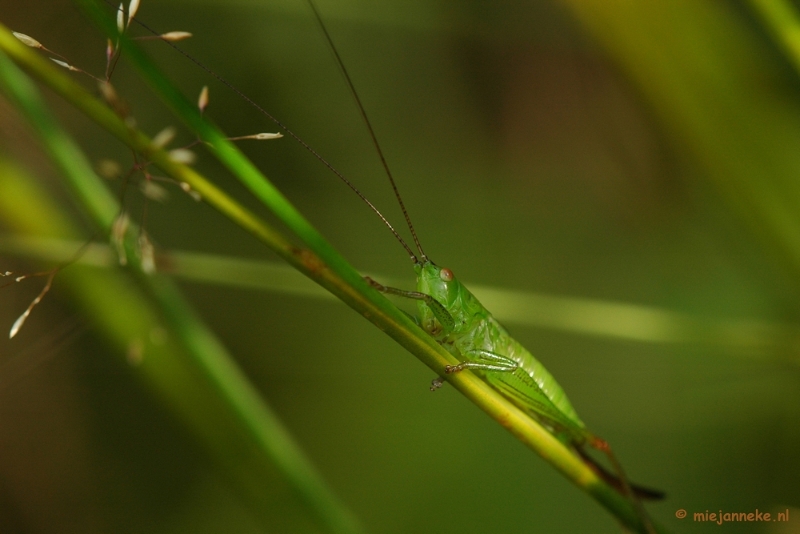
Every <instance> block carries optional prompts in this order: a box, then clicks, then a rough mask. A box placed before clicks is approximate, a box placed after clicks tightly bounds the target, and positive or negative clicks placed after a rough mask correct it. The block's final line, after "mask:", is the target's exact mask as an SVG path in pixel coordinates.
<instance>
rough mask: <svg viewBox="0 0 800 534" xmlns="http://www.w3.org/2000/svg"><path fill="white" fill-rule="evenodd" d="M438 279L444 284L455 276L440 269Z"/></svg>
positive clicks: (447, 270)
mask: <svg viewBox="0 0 800 534" xmlns="http://www.w3.org/2000/svg"><path fill="white" fill-rule="evenodd" d="M439 278H441V279H442V280H444V281H445V282H451V281H452V280H453V278H455V276H454V275H453V271H451V270H450V269H442V270H441V271H439Z"/></svg>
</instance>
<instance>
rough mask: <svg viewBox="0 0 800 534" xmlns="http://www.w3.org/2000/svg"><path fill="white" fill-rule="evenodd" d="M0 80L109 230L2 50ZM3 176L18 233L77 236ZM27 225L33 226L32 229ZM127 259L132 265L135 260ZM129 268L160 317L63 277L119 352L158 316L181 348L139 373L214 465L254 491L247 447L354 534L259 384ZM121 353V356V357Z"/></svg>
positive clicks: (86, 168)
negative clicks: (235, 438)
mask: <svg viewBox="0 0 800 534" xmlns="http://www.w3.org/2000/svg"><path fill="white" fill-rule="evenodd" d="M0 81H1V82H2V84H3V88H4V89H5V92H6V93H7V94H8V95H9V96H10V97H11V98H12V99H13V100H14V101H15V102H16V104H17V106H18V108H19V109H21V110H22V111H23V113H24V114H25V115H26V117H27V118H28V120H29V122H30V123H31V124H32V126H33V127H34V129H35V130H36V133H37V134H38V136H39V138H40V140H41V141H42V143H43V145H44V147H45V148H46V150H47V151H48V152H49V153H50V155H51V157H52V159H53V161H54V162H55V163H56V165H57V166H58V167H59V168H60V170H61V171H62V173H63V174H64V176H65V177H66V178H67V182H68V183H69V184H70V186H71V187H72V189H73V190H74V191H75V192H76V196H78V197H79V198H80V199H81V201H82V203H83V205H84V206H85V208H86V209H87V211H89V212H90V213H91V214H92V217H93V220H94V223H95V224H96V225H97V226H98V227H99V228H101V229H102V230H103V231H104V232H105V233H108V231H109V229H110V225H111V223H112V221H113V218H114V216H115V215H116V213H118V212H119V207H118V206H117V205H116V202H115V201H114V199H113V198H112V197H111V196H110V194H109V193H108V190H107V189H106V188H105V186H104V185H103V184H102V183H101V182H100V179H99V178H97V177H96V175H95V174H94V172H93V171H92V169H91V166H90V165H89V163H88V161H87V160H86V158H85V156H84V155H83V154H82V152H81V151H80V149H79V148H78V147H77V146H76V145H75V144H74V142H72V140H71V139H70V138H69V136H67V134H66V133H65V132H64V131H63V130H62V129H61V128H60V127H59V125H58V124H56V123H55V121H54V120H53V119H52V118H51V115H50V113H49V112H48V110H47V109H46V107H45V106H44V104H43V102H42V101H41V99H40V97H39V96H38V91H37V89H36V87H35V86H34V85H33V84H32V83H31V82H30V81H28V80H27V78H26V77H25V75H24V74H23V73H22V72H20V71H19V70H18V69H17V68H16V66H15V65H14V64H13V63H12V62H11V61H10V60H9V59H8V58H7V57H6V56H5V55H3V54H2V53H0ZM3 175H4V180H3V184H2V194H0V197H2V199H3V202H4V203H5V204H6V208H7V209H5V210H3V211H4V212H5V213H12V211H11V209H10V207H11V206H17V207H20V206H23V207H24V208H25V209H23V210H19V209H16V210H14V213H16V214H17V215H18V216H17V217H15V218H14V220H12V221H10V222H11V223H12V224H13V225H14V226H16V227H18V228H22V229H24V230H27V231H33V232H35V233H37V234H45V235H48V234H50V235H52V234H55V235H59V234H61V235H67V236H70V235H77V232H76V231H75V230H74V229H72V228H71V224H70V223H69V222H68V221H65V220H64V219H63V217H62V216H60V215H58V214H57V209H56V208H55V207H54V206H51V205H48V204H47V203H46V202H44V201H43V199H45V198H46V195H45V194H44V193H43V192H41V191H37V190H35V188H34V186H33V184H31V183H25V182H24V181H22V180H20V179H19V178H17V176H18V175H17V174H16V173H11V172H9V173H3ZM31 224H34V225H35V227H30V226H29V225H31ZM26 226H28V227H26ZM129 241H131V240H129ZM130 248H132V247H130ZM129 257H130V258H135V254H130V255H129ZM128 271H129V272H130V273H132V274H133V275H134V277H135V278H136V280H137V282H138V283H139V285H140V286H143V287H144V288H145V289H146V290H147V292H148V293H149V294H150V295H151V296H152V297H153V299H154V300H155V301H156V303H157V304H158V312H156V311H154V310H152V309H151V308H152V306H151V304H150V303H148V302H146V301H144V300H143V299H142V298H141V296H139V295H138V294H137V293H136V292H135V291H132V288H125V287H124V284H123V283H122V282H120V281H119V280H118V278H119V277H118V276H117V275H116V274H114V273H109V274H108V275H107V276H106V277H105V278H98V280H95V276H92V275H91V274H88V273H86V272H85V271H78V272H76V273H75V274H74V275H70V276H68V280H69V281H70V282H71V286H72V289H73V295H74V297H75V298H76V299H77V300H78V301H82V302H83V303H84V306H85V307H86V308H88V309H89V310H90V315H91V316H92V317H95V318H96V319H97V320H98V321H100V322H101V323H103V324H102V326H103V328H104V330H105V331H106V333H107V335H108V336H109V337H110V338H111V339H112V342H113V343H114V344H116V345H118V346H120V348H125V347H126V344H128V343H130V341H131V340H133V339H140V340H141V339H147V337H146V335H145V334H144V333H146V332H150V331H152V330H153V329H155V328H156V326H157V325H158V324H159V322H160V319H159V316H161V317H163V319H164V320H166V323H167V324H168V325H169V327H170V328H169V330H170V332H172V334H173V335H174V336H175V340H176V341H177V342H179V348H178V347H174V346H173V344H174V343H172V342H171V343H168V344H167V345H165V346H158V345H157V344H156V343H153V342H149V343H148V342H146V341H144V342H143V343H147V346H146V347H144V348H142V353H143V354H144V359H143V362H142V364H141V365H139V366H138V367H137V369H139V370H140V372H141V375H142V376H143V378H144V379H145V380H146V381H147V382H149V383H150V384H151V385H153V386H155V388H156V389H157V391H158V393H159V394H160V395H161V396H162V397H163V398H165V399H166V400H167V402H168V403H169V404H171V405H172V406H174V407H175V408H176V409H177V411H178V413H179V414H180V415H181V417H182V418H183V419H184V420H186V421H187V422H188V423H189V425H190V426H192V427H193V428H194V430H195V431H196V432H197V433H198V434H199V435H200V436H201V437H202V438H203V439H204V441H205V442H206V443H207V444H208V445H209V446H210V448H211V449H212V450H215V452H216V453H217V455H218V458H219V459H220V460H221V461H222V463H223V464H226V465H227V467H228V468H229V469H230V470H231V471H232V472H235V473H236V474H237V476H238V477H240V478H243V479H244V480H248V479H250V481H249V484H250V485H251V486H252V485H253V484H254V482H253V480H252V478H253V475H252V473H248V472H247V471H250V470H251V469H253V467H254V466H264V465H266V464H265V462H264V460H263V459H259V458H253V457H252V454H248V453H247V452H246V451H247V449H248V447H254V448H255V449H256V450H257V451H258V454H260V455H263V457H264V458H268V459H269V460H270V461H271V462H272V463H274V464H275V465H277V466H278V468H279V469H280V471H281V473H282V474H283V475H284V476H285V477H286V479H287V480H288V481H289V482H290V484H291V485H292V486H293V488H294V489H295V490H296V492H297V493H298V495H299V496H300V497H301V499H302V500H303V501H305V502H306V504H307V505H308V506H309V508H310V510H311V511H312V512H313V513H314V514H316V515H317V517H318V519H319V520H320V523H321V524H322V525H324V526H325V527H326V528H327V529H328V530H329V531H330V532H337V533H343V534H344V533H356V532H360V531H361V530H360V528H359V527H358V526H357V523H356V522H355V520H354V518H353V517H352V516H351V514H350V513H349V511H347V510H346V508H345V507H344V506H343V505H342V504H341V503H340V502H339V500H338V499H337V498H336V497H335V496H334V495H333V493H332V492H331V491H330V489H329V488H328V487H327V485H326V484H325V482H324V481H323V480H322V478H321V477H320V476H319V474H318V473H317V472H316V470H315V469H314V468H313V466H312V465H311V463H310V462H309V461H308V460H307V459H306V458H305V456H304V455H303V453H302V452H301V451H300V448H299V447H298V446H297V445H296V444H295V443H294V441H293V439H292V438H291V436H290V434H289V433H288V431H287V430H286V429H285V428H284V427H283V425H282V424H281V423H280V421H279V420H278V418H277V417H276V416H275V415H274V414H273V413H272V411H271V410H270V409H269V407H268V406H267V405H266V404H265V403H264V401H263V400H262V399H261V397H260V395H259V394H258V392H257V391H256V389H255V387H253V385H252V384H251V383H250V382H249V381H248V380H247V378H246V377H245V376H244V374H243V373H242V372H241V371H240V370H239V369H238V367H237V366H236V364H235V363H234V361H233V359H232V358H231V356H230V355H229V354H228V353H227V351H226V349H225V348H224V347H223V346H222V344H221V343H220V342H219V341H218V340H217V338H216V336H214V334H213V333H211V331H210V330H208V328H207V327H206V326H205V325H204V324H203V323H202V321H201V320H200V319H199V318H198V317H197V316H196V314H195V313H194V311H193V310H192V309H191V307H190V306H189V305H188V304H187V303H186V302H185V300H184V299H183V297H182V296H181V295H180V293H179V292H178V290H177V288H176V287H175V286H174V284H173V283H172V282H171V281H170V280H169V279H168V278H165V277H163V276H155V277H151V276H148V275H146V274H144V273H143V271H142V270H141V267H140V265H137V264H136V263H135V261H134V263H132V264H131V268H130V269H128ZM109 296H110V297H111V298H109ZM137 319H138V320H137ZM125 352H126V351H125V350H120V351H119V353H120V354H123V355H124V354H125ZM179 352H185V353H186V355H188V358H189V361H187V360H186V358H185V357H184V358H180V355H179V354H178V353H179ZM178 362H180V364H179V363H178ZM198 372H199V373H198ZM198 381H199V383H198ZM203 390H210V391H211V392H212V394H213V395H214V396H215V397H216V398H217V399H218V402H219V403H220V404H221V405H222V414H224V417H223V419H225V420H229V421H231V422H235V424H234V425H233V426H234V428H229V427H230V426H231V424H230V423H229V424H221V422H220V421H219V420H215V419H217V418H215V417H207V416H206V414H207V413H208V412H211V413H214V412H219V409H217V410H209V409H208V404H209V402H208V401H207V400H204V397H205V395H204V393H203ZM212 404H213V403H212ZM237 426H238V428H236V427H237ZM229 432H232V433H233V434H232V435H239V436H244V437H245V439H246V440H247V442H249V445H246V446H237V447H235V448H236V449H239V450H238V451H236V452H234V451H233V450H231V449H232V448H233V447H232V446H231V445H230V443H229V441H230V438H229V437H228V435H227V434H228V433H229ZM241 457H243V458H248V457H249V458H250V461H249V462H245V464H244V465H245V466H246V467H245V468H244V469H243V468H242V467H241V466H240V464H239V463H238V462H236V461H234V458H241ZM256 471H257V470H256Z"/></svg>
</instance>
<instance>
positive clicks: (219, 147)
mask: <svg viewBox="0 0 800 534" xmlns="http://www.w3.org/2000/svg"><path fill="white" fill-rule="evenodd" d="M82 4H84V5H88V8H89V10H90V11H91V12H92V13H94V14H95V15H96V16H97V18H98V21H99V22H100V23H101V24H102V25H103V26H104V28H105V29H106V30H108V31H109V32H114V31H115V30H114V24H113V22H111V21H110V19H108V18H107V16H105V14H104V13H102V12H98V10H96V9H95V6H94V3H93V2H82ZM11 40H13V41H16V40H14V39H13V38H12V37H10V35H8V37H6V34H5V31H4V30H3V29H0V48H2V49H4V50H6V51H7V53H9V55H11V56H12V57H13V58H14V59H15V60H16V61H17V62H19V63H20V64H22V65H24V66H25V68H27V69H29V70H30V71H31V72H32V73H33V74H35V75H36V76H37V77H38V78H39V79H41V80H42V81H43V82H44V83H46V84H48V85H49V86H50V87H51V88H53V89H54V90H56V91H57V92H58V93H59V94H61V95H62V96H64V97H65V98H67V99H68V100H69V101H70V102H72V103H73V104H74V105H76V106H77V107H79V108H80V109H82V110H83V111H84V112H85V113H86V114H87V116H89V117H90V118H92V119H93V120H95V121H96V122H98V124H100V125H101V126H103V127H104V128H107V129H108V130H109V132H111V133H112V134H113V135H115V136H117V137H118V138H120V139H121V140H122V141H123V142H125V143H126V144H128V145H129V146H131V147H132V148H134V149H135V150H137V151H139V152H141V153H143V154H144V155H145V156H146V157H147V158H148V159H150V160H151V161H153V162H154V163H156V164H157V165H158V166H159V167H160V168H161V169H162V170H163V171H164V172H165V173H166V174H167V175H169V176H171V177H173V178H175V179H177V180H180V181H186V182H188V183H190V184H191V185H192V187H194V188H195V189H197V190H198V191H200V192H201V194H203V197H204V199H205V200H206V202H208V203H209V204H210V205H212V206H214V207H216V208H217V209H219V210H220V211H221V212H222V213H224V214H225V215H226V216H228V217H229V218H231V219H232V220H234V221H235V222H237V224H239V225H240V226H242V227H243V228H244V229H245V230H247V231H250V232H252V233H253V234H254V235H256V236H257V237H259V238H260V239H262V241H264V242H265V243H266V244H268V245H269V246H270V247H271V248H273V250H275V251H276V252H277V253H278V254H280V255H281V256H282V257H283V258H284V259H286V260H287V261H288V262H289V263H290V264H292V265H293V266H294V267H296V268H297V269H298V270H300V271H301V272H303V273H304V274H305V275H306V276H308V277H309V278H311V279H312V280H314V281H315V282H317V283H318V284H320V285H321V286H323V287H325V288H326V289H327V290H329V291H330V292H331V293H333V294H334V295H336V296H337V297H338V298H340V299H341V300H343V301H344V302H345V303H346V304H348V305H349V306H351V307H352V308H353V309H355V310H356V311H357V312H358V313H360V314H362V315H363V316H365V317H366V318H367V319H369V320H370V321H371V322H373V323H374V324H375V325H376V326H377V327H378V328H380V329H381V330H382V331H384V332H386V333H387V334H388V335H390V336H391V337H392V338H393V339H395V340H396V341H397V342H398V343H399V344H400V345H402V346H403V347H405V348H406V349H407V350H409V351H410V352H412V353H413V354H414V355H415V356H417V357H418V358H419V359H420V360H421V361H422V362H423V363H425V364H426V365H428V366H429V367H430V368H431V369H433V370H434V371H435V372H436V373H437V374H440V375H444V367H445V365H448V364H450V365H452V364H455V363H456V362H455V360H454V359H453V358H452V356H451V355H450V354H449V353H447V352H446V351H445V350H444V349H443V348H442V347H440V346H439V345H438V344H437V343H436V342H435V341H433V339H432V338H430V336H428V335H427V334H425V333H424V332H423V331H422V330H421V329H420V328H419V327H417V325H416V324H414V322H413V321H411V320H410V319H409V318H408V317H407V316H406V315H405V314H403V313H402V312H401V311H400V310H399V309H398V308H397V307H396V306H394V305H393V304H392V303H391V302H390V301H388V300H387V299H386V298H384V297H383V296H382V295H381V294H379V293H378V292H376V291H374V290H373V289H371V288H370V287H369V286H367V284H366V283H365V282H364V281H363V279H362V278H361V276H360V275H359V274H358V273H357V272H356V271H355V270H354V269H353V268H352V267H350V266H349V264H348V263H347V262H346V261H345V260H344V259H343V258H342V257H341V256H340V255H339V254H338V253H337V252H336V251H335V250H334V249H333V248H332V247H331V246H330V245H329V244H327V242H325V240H324V239H323V238H322V237H321V235H320V234H319V233H318V232H317V231H316V230H314V229H313V228H311V227H310V225H309V224H308V223H307V222H306V221H305V220H304V219H303V218H302V216H301V215H300V214H299V213H297V212H296V210H294V208H292V207H291V206H290V205H289V204H288V202H287V201H286V200H285V199H284V198H283V196H282V195H280V194H279V193H277V190H275V189H274V188H273V187H272V186H268V185H265V184H268V180H267V179H266V178H265V177H264V176H263V175H261V173H260V172H259V171H258V170H257V169H256V168H255V167H254V166H252V164H251V163H249V162H247V160H245V159H243V156H241V154H240V153H239V151H238V150H237V149H236V148H235V147H233V146H231V145H230V144H229V143H228V142H227V141H225V138H226V136H225V135H224V134H222V133H221V132H219V131H217V130H216V129H215V128H213V127H212V126H211V125H210V124H209V123H207V122H206V121H205V120H203V119H202V117H200V115H199V113H198V112H197V111H196V110H195V108H194V106H193V105H192V104H191V103H189V102H188V100H187V99H185V98H184V97H182V96H181V95H180V93H178V92H177V91H176V90H175V89H174V88H172V86H171V84H170V83H169V82H168V81H167V80H166V78H164V77H163V76H162V75H161V74H160V73H158V71H157V70H156V69H155V67H154V66H153V65H152V63H150V62H149V61H148V60H147V58H146V57H145V56H144V54H142V53H141V52H140V51H138V49H137V48H136V47H134V46H132V45H131V44H130V43H128V42H126V41H125V39H123V43H124V48H125V53H126V55H127V57H129V59H130V60H131V61H132V62H133V63H134V65H136V66H137V67H139V68H140V70H141V71H142V73H143V76H144V77H145V78H146V79H148V80H149V81H150V82H151V84H152V85H153V86H155V87H156V88H157V92H158V93H159V95H161V96H162V97H163V98H164V99H165V100H166V101H167V102H168V103H169V104H170V105H171V106H172V107H173V109H174V110H175V111H176V113H177V114H178V115H179V116H180V117H181V118H182V119H183V120H184V121H185V122H187V124H189V125H190V127H196V130H195V131H196V132H197V133H198V134H199V135H200V136H201V137H202V138H203V139H204V140H206V141H208V142H210V143H211V144H212V145H213V146H214V148H215V150H214V153H215V154H216V155H218V156H220V157H221V159H222V160H223V161H224V162H225V163H226V165H227V166H228V167H229V168H230V170H231V171H232V172H233V173H234V174H235V175H237V176H239V177H240V179H242V180H243V182H244V183H245V184H247V185H248V187H252V189H253V191H254V194H256V195H257V197H258V198H259V199H260V200H262V201H263V202H265V204H267V205H268V206H270V207H271V209H273V211H274V213H275V214H276V215H277V216H278V217H279V218H281V220H282V222H284V223H285V224H286V225H287V226H288V227H289V228H291V229H292V231H293V232H295V233H296V234H297V235H298V236H299V237H300V238H301V239H302V240H303V242H304V243H305V245H306V246H307V247H308V249H302V248H299V247H295V246H293V245H291V244H290V243H289V242H288V240H285V239H284V238H282V236H280V235H279V234H276V233H275V232H273V231H271V229H269V227H267V226H266V225H263V224H262V223H261V221H260V220H259V219H257V218H255V217H254V216H252V214H250V213H249V212H247V211H246V210H244V209H243V208H241V207H240V206H238V204H236V203H235V202H234V201H232V200H231V199H230V198H229V197H227V195H225V194H224V193H223V192H222V191H219V190H217V189H216V188H214V187H213V186H212V185H211V184H210V183H208V182H207V181H205V180H203V179H202V177H200V176H199V175H197V173H194V171H191V170H190V169H187V168H185V167H183V166H181V165H177V164H175V163H174V162H172V161H171V160H170V159H169V157H168V156H167V155H166V154H163V153H162V152H161V151H159V150H153V148H152V146H151V145H150V143H149V140H148V139H147V138H146V137H144V136H143V134H141V133H139V132H134V131H132V130H131V129H130V128H128V127H127V126H125V125H124V123H122V121H120V120H119V119H118V118H117V117H116V116H115V115H114V114H113V113H111V112H110V111H109V110H108V109H107V108H105V107H104V106H103V105H102V104H100V103H92V101H94V99H93V98H92V97H91V95H88V94H87V93H86V92H85V91H83V90H81V89H80V88H79V87H77V86H75V84H71V82H70V81H69V79H68V78H67V77H66V76H64V75H63V74H62V73H61V72H57V71H56V70H55V69H54V68H53V67H51V66H50V65H47V62H45V61H43V60H41V59H40V58H38V57H37V56H35V55H34V54H32V53H30V51H29V50H27V49H25V48H24V47H23V46H22V45H21V44H19V43H16V42H11ZM95 102H96V101H95ZM267 229H269V231H267ZM378 367H379V365H377V364H376V369H377V368H378ZM447 378H448V381H449V382H450V383H451V384H453V386H454V387H456V388H457V389H458V390H459V391H460V392H461V393H462V394H464V395H465V396H466V397H467V398H469V399H470V400H471V401H472V402H473V403H475V404H476V405H477V406H479V407H480V408H481V409H482V410H483V411H484V412H486V413H487V414H488V415H489V416H490V417H492V418H493V419H495V420H496V421H498V422H499V423H500V424H502V425H503V426H504V427H505V428H506V429H507V430H508V431H509V432H511V433H512V434H513V435H514V436H515V437H516V438H517V439H519V440H520V441H521V442H522V443H524V444H525V445H526V446H528V447H529V448H531V449H532V450H534V451H535V452H537V453H538V454H539V455H540V456H542V457H543V458H544V459H545V460H546V461H548V462H549V463H550V464H551V465H553V466H554V467H555V468H556V469H558V470H559V471H560V472H561V473H563V474H564V475H565V476H566V477H567V478H568V479H569V480H571V481H572V482H573V483H574V484H576V485H577V486H578V487H580V488H582V489H583V490H584V491H585V492H587V493H588V494H589V495H591V496H592V497H593V498H594V499H595V500H597V501H598V502H599V503H601V504H602V505H603V506H604V507H605V508H606V509H607V510H609V511H610V512H611V513H612V514H613V515H614V516H615V517H616V518H617V519H618V520H619V521H621V522H622V523H624V524H626V525H628V526H630V527H631V528H635V529H637V530H639V531H642V526H641V524H640V522H639V519H638V517H637V515H636V514H635V512H634V511H633V509H632V507H631V505H630V503H629V502H628V501H627V500H626V499H625V498H623V497H622V496H621V495H620V494H619V493H617V492H616V491H615V490H613V489H612V488H610V487H609V486H608V485H606V484H605V483H603V482H602V481H601V480H600V479H599V478H598V477H597V475H596V474H595V473H594V472H593V471H592V470H591V469H589V468H588V467H587V466H586V465H585V464H584V463H583V462H582V461H581V460H580V459H578V458H577V457H576V456H575V455H574V454H573V453H572V452H571V451H570V450H569V449H568V448H566V447H565V446H564V445H563V444H562V443H561V442H560V441H558V440H557V439H556V438H555V437H554V436H553V435H552V434H551V433H550V432H548V431H547V430H545V429H544V428H542V427H541V426H540V425H539V424H538V423H536V422H535V421H533V420H532V419H531V418H530V417H528V416H527V415H526V414H525V413H524V412H522V411H521V410H519V409H518V408H517V407H516V406H514V405H513V404H511V403H510V402H509V401H508V400H506V399H505V398H504V397H502V396H501V395H500V394H499V393H497V392H496V391H495V390H494V389H492V388H491V387H490V386H488V385H487V384H486V383H485V382H484V381H483V380H481V379H480V378H478V377H477V376H476V375H474V374H472V373H468V372H465V373H458V374H453V375H448V376H447Z"/></svg>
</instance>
